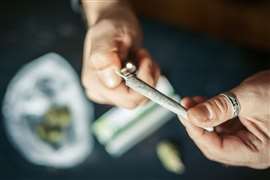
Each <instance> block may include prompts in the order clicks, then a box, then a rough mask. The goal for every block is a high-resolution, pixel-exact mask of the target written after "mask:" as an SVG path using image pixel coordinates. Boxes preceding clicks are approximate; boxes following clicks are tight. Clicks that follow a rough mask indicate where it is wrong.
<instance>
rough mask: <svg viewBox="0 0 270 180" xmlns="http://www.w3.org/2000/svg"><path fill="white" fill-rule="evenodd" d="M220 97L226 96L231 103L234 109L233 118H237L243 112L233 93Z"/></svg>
mask: <svg viewBox="0 0 270 180" xmlns="http://www.w3.org/2000/svg"><path fill="white" fill-rule="evenodd" d="M220 95H222V96H224V97H225V98H226V99H227V100H228V101H229V102H230V104H231V105H232V108H233V117H237V116H238V115H239V113H240V110H241V106H240V103H239V101H238V99H237V97H236V96H235V95H234V94H233V93H231V92H225V93H221V94H220Z"/></svg>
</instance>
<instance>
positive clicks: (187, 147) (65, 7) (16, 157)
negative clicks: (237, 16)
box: [0, 0, 270, 180]
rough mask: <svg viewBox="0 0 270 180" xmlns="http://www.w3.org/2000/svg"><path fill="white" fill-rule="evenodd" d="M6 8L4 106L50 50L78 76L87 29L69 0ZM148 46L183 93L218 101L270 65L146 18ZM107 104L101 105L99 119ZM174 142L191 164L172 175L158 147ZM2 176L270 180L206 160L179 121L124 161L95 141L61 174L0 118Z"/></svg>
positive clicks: (0, 92)
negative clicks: (13, 139)
mask: <svg viewBox="0 0 270 180" xmlns="http://www.w3.org/2000/svg"><path fill="white" fill-rule="evenodd" d="M0 9H1V11H0V22H1V26H0V40H1V43H0V101H1V102H2V100H3V96H4V93H5V90H6V87H7V85H8V83H9V81H10V80H11V78H12V77H13V76H14V75H15V73H16V72H17V71H18V69H19V68H20V67H22V65H24V64H25V63H27V62H30V61H31V60H33V59H35V58H37V57H39V56H41V55H43V54H45V53H47V52H52V51H53V52H56V53H59V54H61V55H62V56H64V57H65V58H66V59H68V60H69V62H70V63H71V64H72V65H73V67H74V68H75V69H76V71H77V72H78V75H79V74H80V68H81V57H82V52H83V41H84V34H85V31H86V29H85V26H84V23H83V20H82V18H81V16H80V14H76V13H74V12H73V11H72V9H71V8H70V3H69V1H67V0H66V1H65V0H58V1H37V0H28V1H14V0H13V1H4V2H1V8H0ZM141 23H142V26H143V31H144V36H145V47H146V48H148V49H149V51H150V52H151V54H152V55H153V57H154V58H155V59H156V60H157V62H158V63H159V64H160V66H161V68H162V72H163V73H164V74H166V75H167V77H168V78H169V80H170V81H171V83H172V84H173V86H174V88H175V89H176V92H177V93H179V94H180V95H184V96H186V95H205V96H212V95H215V94H217V93H219V92H222V91H226V90H229V89H230V88H232V87H234V86H235V85H237V84H238V83H239V82H241V80H243V79H244V78H245V77H248V76H249V75H251V74H253V73H255V72H257V71H259V70H262V69H267V68H269V65H270V63H269V62H270V56H269V54H268V53H267V52H262V51H260V50H254V49H247V48H244V47H236V46H234V45H233V44H231V43H230V42H222V41H220V40H217V39H211V38H209V37H207V36H206V35H204V34H203V33H192V32H189V31H187V30H185V29H175V28H173V27H171V26H167V25H164V24H161V23H158V22H155V21H153V20H149V19H145V18H141ZM108 108H109V107H106V106H103V105H95V114H96V115H95V116H96V117H98V116H99V115H101V114H102V113H103V112H105V111H106V110H108ZM168 138H169V139H174V140H176V141H177V142H179V144H180V146H181V153H182V156H183V160H184V163H185V165H186V168H187V170H186V172H185V173H184V174H183V175H180V176H178V175H174V174H172V173H170V172H167V171H166V170H165V169H164V168H163V167H162V166H161V164H160V162H159V160H158V159H157V156H156V153H155V147H156V145H157V143H158V142H159V141H160V140H163V139H168ZM0 179H1V180H13V179H14V180H15V179H20V180H23V179H27V180H29V179H33V180H34V179H35V180H36V179H50V180H62V179H65V180H68V179H166V180H167V179H189V180H190V179H208V180H212V179H213V180H214V179H219V180H222V179H224V180H228V179H230V180H233V179H238V180H240V179H243V180H254V179H256V180H257V179H270V170H269V169H268V170H252V169H249V168H239V167H227V166H225V165H222V164H218V163H215V162H211V161H209V160H207V159H206V158H204V157H203V155H202V154H201V153H200V152H199V150H198V149H197V148H196V147H195V145H194V144H193V143H192V141H191V140H190V139H189V138H188V137H187V135H186V133H185V131H184V129H183V127H182V126H181V125H179V123H178V121H177V119H176V118H174V119H173V120H171V121H170V122H169V123H167V124H166V125H165V126H163V127H162V128H161V129H160V130H159V131H157V132H156V133H155V134H153V135H152V136H151V137H149V138H147V139H145V140H144V141H143V142H142V143H140V144H138V145H137V146H136V147H135V148H133V149H132V150H131V151H129V152H128V153H126V154H125V155H123V156H122V157H120V158H112V157H110V156H109V155H108V154H107V153H106V152H105V151H104V148H103V147H102V146H101V145H99V144H98V143H97V142H95V148H94V151H93V153H92V154H91V155H90V156H89V158H88V159H87V160H86V161H85V162H84V163H83V164H81V165H79V166H77V167H75V168H71V169H66V170H59V169H53V168H48V167H40V166H35V165H33V164H30V163H29V162H28V161H26V160H25V159H24V158H23V157H22V156H21V155H20V154H19V153H18V152H17V151H16V150H15V149H14V147H13V146H12V144H11V143H10V142H9V141H8V139H7V136H6V131H5V129H4V127H3V116H2V115H1V120H0Z"/></svg>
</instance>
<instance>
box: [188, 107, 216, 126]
mask: <svg viewBox="0 0 270 180" xmlns="http://www.w3.org/2000/svg"><path fill="white" fill-rule="evenodd" d="M189 117H190V118H192V119H194V120H196V121H197V122H202V121H208V120H210V119H211V114H210V112H209V110H208V108H207V107H206V106H205V105H198V106H196V107H194V108H192V109H190V112H189Z"/></svg>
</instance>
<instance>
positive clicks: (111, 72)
mask: <svg viewBox="0 0 270 180" xmlns="http://www.w3.org/2000/svg"><path fill="white" fill-rule="evenodd" d="M115 71H116V69H115V68H107V69H106V70H102V71H99V72H98V74H99V76H100V79H101V80H102V81H103V82H104V84H105V85H106V86H107V87H109V88H114V87H116V86H118V85H119V84H120V82H121V78H120V77H118V76H117V75H116V73H115Z"/></svg>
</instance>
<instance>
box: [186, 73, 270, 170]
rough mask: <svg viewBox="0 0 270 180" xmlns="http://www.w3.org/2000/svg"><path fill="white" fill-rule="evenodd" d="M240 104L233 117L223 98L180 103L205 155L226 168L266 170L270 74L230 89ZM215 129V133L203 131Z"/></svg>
mask: <svg viewBox="0 0 270 180" xmlns="http://www.w3.org/2000/svg"><path fill="white" fill-rule="evenodd" d="M231 92H233V93H234V94H235V95H236V97H237V98H238V100H239V102H240V104H241V111H240V114H239V117H237V118H233V119H232V115H233V110H232V106H231V104H230V103H229V101H228V100H227V99H226V98H225V97H224V96H221V95H218V96H216V97H213V98H211V99H209V100H206V99H205V98H203V97H200V96H196V97H186V98H184V99H183V100H182V101H181V103H182V105H183V106H185V107H186V108H187V109H188V118H187V119H185V120H183V119H182V120H181V122H182V124H183V125H184V126H185V128H186V130H187V133H188V135H189V136H190V137H191V138H192V140H193V141H194V142H195V144H196V145H197V146H198V147H199V149H200V150H201V151H202V153H203V154H204V155H205V156H206V157H207V158H209V159H210V160H213V161H218V162H221V163H224V164H227V165H235V166H248V167H252V168H256V169H265V168H268V167H269V166H270V104H269V102H270V71H269V70H268V71H264V72H260V73H257V74H255V75H254V76H252V77H250V78H248V79H246V80H245V81H243V83H241V84H240V85H239V86H237V87H235V88H234V89H232V90H231ZM205 127H215V131H214V132H207V131H205V130H204V129H203V128H205Z"/></svg>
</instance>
